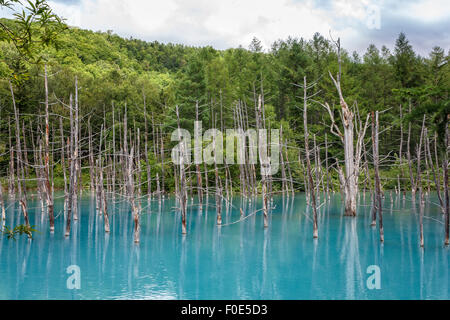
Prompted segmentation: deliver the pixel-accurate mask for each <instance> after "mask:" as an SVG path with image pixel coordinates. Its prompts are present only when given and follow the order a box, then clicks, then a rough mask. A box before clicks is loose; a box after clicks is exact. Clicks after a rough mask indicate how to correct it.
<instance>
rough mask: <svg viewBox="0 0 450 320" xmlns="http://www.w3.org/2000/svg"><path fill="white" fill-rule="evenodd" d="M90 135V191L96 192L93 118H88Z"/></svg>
mask: <svg viewBox="0 0 450 320" xmlns="http://www.w3.org/2000/svg"><path fill="white" fill-rule="evenodd" d="M88 135H89V143H88V144H89V176H90V182H91V183H90V186H89V188H90V190H91V192H94V190H95V182H94V177H95V174H94V167H95V164H94V150H93V148H92V128H91V117H89V118H88Z"/></svg>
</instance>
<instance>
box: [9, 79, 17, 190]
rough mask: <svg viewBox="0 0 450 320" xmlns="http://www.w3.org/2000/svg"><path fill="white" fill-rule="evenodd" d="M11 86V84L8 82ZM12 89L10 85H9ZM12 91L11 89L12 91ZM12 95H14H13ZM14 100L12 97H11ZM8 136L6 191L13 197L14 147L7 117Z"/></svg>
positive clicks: (14, 184)
mask: <svg viewBox="0 0 450 320" xmlns="http://www.w3.org/2000/svg"><path fill="white" fill-rule="evenodd" d="M10 86H11V84H10ZM11 90H12V86H11ZM12 92H13V91H12ZM13 93H14V92H13ZM13 97H14V95H13ZM13 100H14V98H13ZM8 137H9V139H8V140H9V180H8V193H9V197H10V198H12V197H14V194H15V193H16V182H15V177H14V176H15V174H14V171H15V168H14V159H15V156H14V147H13V145H12V140H11V139H12V133H11V119H10V118H9V117H8Z"/></svg>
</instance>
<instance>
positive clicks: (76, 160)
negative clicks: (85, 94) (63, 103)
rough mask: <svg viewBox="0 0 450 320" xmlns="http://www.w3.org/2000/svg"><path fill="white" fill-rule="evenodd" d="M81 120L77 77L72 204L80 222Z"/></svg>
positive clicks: (76, 217)
mask: <svg viewBox="0 0 450 320" xmlns="http://www.w3.org/2000/svg"><path fill="white" fill-rule="evenodd" d="M78 137H79V118H78V78H77V77H75V120H74V129H73V145H72V147H73V151H72V152H73V159H72V161H73V162H74V168H73V169H74V171H73V175H74V179H73V191H72V197H73V200H72V201H73V203H72V207H73V208H72V210H73V220H78V197H77V191H78V176H79V171H81V170H80V166H79V154H78V151H79V149H78V148H79V146H78V144H79V141H78Z"/></svg>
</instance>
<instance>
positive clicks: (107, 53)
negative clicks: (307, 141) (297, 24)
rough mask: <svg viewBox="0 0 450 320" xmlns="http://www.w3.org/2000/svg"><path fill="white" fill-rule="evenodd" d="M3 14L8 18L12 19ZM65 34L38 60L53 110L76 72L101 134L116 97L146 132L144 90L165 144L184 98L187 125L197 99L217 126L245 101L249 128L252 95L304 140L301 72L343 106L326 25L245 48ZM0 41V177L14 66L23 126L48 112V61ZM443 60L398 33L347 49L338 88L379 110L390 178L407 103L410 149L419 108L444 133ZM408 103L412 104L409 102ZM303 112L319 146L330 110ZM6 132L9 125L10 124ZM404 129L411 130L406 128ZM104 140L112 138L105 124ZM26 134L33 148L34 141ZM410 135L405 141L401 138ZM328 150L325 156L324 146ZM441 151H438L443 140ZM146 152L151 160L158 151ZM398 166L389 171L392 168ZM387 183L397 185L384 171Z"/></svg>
mask: <svg viewBox="0 0 450 320" xmlns="http://www.w3.org/2000/svg"><path fill="white" fill-rule="evenodd" d="M2 3H3V2H2ZM55 21H56V20H55ZM1 23H2V25H5V26H12V25H13V22H12V21H11V20H6V19H2V20H1ZM49 32H53V31H49ZM58 32H60V34H59V36H58V37H57V38H56V39H55V41H53V43H54V46H42V47H40V48H39V50H38V53H39V57H41V58H42V59H44V61H45V63H46V64H47V65H48V73H49V88H50V100H51V109H52V111H51V113H54V114H59V115H63V116H67V112H68V111H67V109H65V108H63V106H62V103H66V104H67V103H68V99H69V95H70V93H73V92H74V78H75V76H76V77H77V78H78V83H79V88H80V89H79V97H80V112H81V115H82V118H83V120H82V124H81V126H82V129H81V130H83V131H87V117H90V124H91V125H92V126H93V128H94V132H95V130H99V129H100V127H101V125H102V124H103V123H104V122H105V121H108V122H110V121H111V120H112V111H113V110H112V105H113V104H114V105H115V111H114V112H115V116H116V121H117V122H118V123H119V124H117V130H120V128H121V127H120V117H121V116H122V114H123V111H124V109H125V105H127V110H128V119H129V122H130V123H135V124H136V126H137V127H139V128H140V132H141V133H142V132H144V125H145V119H144V110H143V107H144V99H145V101H146V109H147V113H146V114H147V120H148V123H149V124H150V129H149V139H150V141H152V139H155V138H156V136H153V132H154V130H152V126H151V124H152V120H153V123H154V124H155V125H158V128H160V127H161V128H163V129H164V132H166V133H167V135H166V136H165V139H166V140H167V143H168V144H169V143H170V141H169V140H170V135H169V134H168V133H170V132H171V131H172V129H173V128H174V127H175V123H176V122H175V111H174V110H175V105H179V107H180V118H181V125H182V126H183V127H185V128H187V129H190V130H192V128H193V122H194V120H195V105H196V103H198V104H199V109H200V119H201V120H203V123H204V125H203V126H204V128H205V127H208V128H209V127H211V126H212V125H213V115H217V119H219V121H218V122H217V123H216V125H217V126H218V127H219V128H220V125H221V122H223V124H224V127H233V124H234V122H233V121H234V120H233V109H234V107H235V106H236V104H237V103H238V102H239V101H240V102H241V103H242V104H245V105H246V106H247V110H248V120H249V124H250V126H252V124H253V123H254V121H255V120H254V109H255V102H256V99H257V96H258V95H259V94H263V95H264V103H265V110H266V115H267V118H268V119H269V120H268V121H270V122H271V123H270V126H271V127H272V128H276V127H279V126H280V125H281V124H283V129H284V132H285V135H286V137H289V141H290V143H291V144H292V145H294V144H295V146H296V147H300V148H302V141H303V123H302V120H301V119H302V117H301V108H299V106H301V105H302V99H301V97H302V95H303V92H302V90H301V88H299V87H298V86H297V85H298V84H302V82H303V77H304V76H306V77H307V79H308V82H314V81H318V83H317V85H316V86H314V88H313V89H312V90H313V91H314V94H315V95H314V98H313V100H317V101H321V102H324V101H327V102H328V103H329V104H330V105H331V106H333V105H336V106H338V104H339V101H338V97H337V95H336V93H335V88H334V87H333V84H332V82H331V80H330V78H329V76H328V71H331V73H332V74H336V72H337V70H338V65H337V54H336V50H335V48H334V46H333V45H332V43H331V42H330V41H328V40H327V39H325V38H324V37H323V36H321V35H320V34H315V35H314V37H313V39H311V40H306V39H302V38H300V39H298V38H288V39H286V40H279V41H276V42H275V43H274V44H273V45H272V47H271V48H270V49H269V50H266V51H264V50H263V48H262V47H261V43H260V42H259V41H258V39H254V40H253V41H252V43H251V44H250V46H249V49H245V48H243V47H239V48H231V49H227V50H223V51H221V50H216V49H214V48H212V47H203V48H195V47H188V46H183V45H174V44H163V43H159V42H156V41H155V42H150V43H149V42H144V41H140V40H136V39H124V38H121V37H119V36H117V35H115V34H113V33H112V32H106V33H102V32H92V31H87V30H81V29H79V28H68V29H66V30H63V31H62V30H60V29H58ZM1 40H2V41H1V42H0V48H1V50H0V78H1V80H0V107H1V110H0V174H1V176H4V175H5V174H6V171H7V168H8V162H9V154H8V153H5V151H6V150H7V148H8V143H9V142H8V135H9V133H8V132H9V123H8V120H9V118H12V115H13V113H12V105H11V97H10V93H9V90H8V80H9V79H11V76H14V75H17V74H22V75H25V74H26V75H27V76H26V77H23V79H21V81H18V82H16V83H15V86H14V90H15V94H16V102H17V105H18V108H19V110H20V113H21V119H22V120H23V122H24V124H25V126H26V130H36V128H37V127H38V123H39V121H40V120H39V119H40V118H39V117H36V115H42V114H43V107H42V102H43V101H44V87H43V86H44V84H43V77H42V74H43V64H42V63H38V64H36V63H31V62H30V61H28V60H26V59H22V58H21V55H22V52H21V49H20V48H18V47H17V46H16V45H15V43H14V42H13V41H8V40H7V39H6V38H5V37H3V38H2V39H1ZM44 40H45V39H44V38H43V39H42V41H44ZM44 42H45V41H44ZM448 61H449V53H446V52H445V51H444V50H443V49H442V48H439V47H435V48H433V49H432V51H431V53H430V55H429V56H428V57H421V56H419V55H417V54H416V53H415V52H414V50H413V48H412V47H411V45H410V44H409V42H408V40H407V38H406V36H405V35H404V34H403V33H401V34H400V35H399V37H398V39H397V40H396V42H395V49H394V51H393V53H391V52H389V50H388V49H387V48H386V47H382V48H381V49H379V48H377V47H376V46H375V45H369V46H368V48H367V50H366V52H365V53H363V54H362V55H361V57H360V56H359V55H358V54H352V55H350V54H349V53H348V52H346V51H345V50H343V52H342V90H343V91H344V95H345V96H346V100H347V102H348V104H349V105H351V106H352V105H353V107H354V108H356V106H357V108H358V109H359V112H360V114H361V116H365V115H366V114H367V113H369V112H371V111H375V110H378V111H380V132H381V135H380V150H379V152H380V154H381V155H387V154H390V155H391V157H390V158H389V159H390V160H389V161H388V162H386V163H385V165H384V166H383V163H382V164H381V166H382V167H381V169H382V170H385V174H384V176H385V177H389V176H390V173H389V172H388V171H389V170H394V171H395V170H396V169H395V168H394V169H391V168H390V166H388V165H391V164H392V161H395V159H394V158H395V157H398V152H399V144H400V117H399V112H400V105H401V106H402V109H403V114H404V115H405V116H404V119H403V121H404V123H403V126H404V128H407V127H408V123H409V122H411V124H412V131H411V132H412V133H411V146H415V144H416V143H417V141H418V140H419V138H420V124H421V120H422V117H423V113H426V114H428V116H429V123H430V124H432V126H431V127H430V129H435V130H437V131H438V132H443V130H444V128H445V124H446V121H447V116H448V114H449V113H450V110H449V109H450V106H449V97H448V89H449V87H450V70H449V68H450V67H449V64H448ZM410 106H411V113H409V111H408V110H409V107H410ZM383 111H385V112H383ZM335 113H336V115H337V114H338V108H335ZM105 117H106V119H105ZM336 118H337V119H338V118H339V117H338V116H336ZM55 120H56V118H55ZM308 121H309V122H310V125H309V129H310V131H311V134H312V135H314V134H316V136H317V143H318V144H319V145H320V144H323V143H324V139H325V135H324V133H326V132H329V129H328V125H329V116H328V114H327V112H326V111H325V110H323V108H322V107H321V106H320V105H319V104H315V103H314V101H312V102H311V106H310V107H309V114H308ZM65 125H67V124H65ZM160 125H161V126H160ZM53 126H54V128H52V130H53V129H57V123H56V122H55V123H54V124H53ZM11 130H12V131H13V132H14V128H12V129H11ZM403 134H404V135H406V130H404V132H403ZM25 139H30V137H29V136H26V137H25ZM107 139H112V137H111V134H110V133H109V134H108V136H107ZM27 142H28V145H31V142H32V141H27ZM328 142H329V143H330V145H329V154H328V156H329V158H330V159H335V158H342V156H341V155H342V148H341V146H340V143H339V141H338V140H337V139H335V137H332V136H331V135H328ZM403 142H404V143H406V139H405V137H404V138H403ZM12 143H13V144H14V138H12ZM441 143H442V141H441ZM150 145H152V144H150ZM412 148H413V147H412ZM167 150H169V149H167ZM321 150H322V153H323V152H324V150H323V148H322V149H321ZM403 150H405V147H404V149H403ZM439 150H441V151H442V150H443V148H442V146H440V147H439ZM290 152H291V151H290ZM395 155H396V156H395ZM151 156H152V160H151V161H152V163H154V162H155V161H156V159H154V156H153V151H152V152H151ZM167 157H169V155H167ZM289 157H290V158H291V157H292V159H290V161H292V162H294V161H295V160H296V159H297V156H296V154H295V153H292V154H291V155H289ZM391 160H392V161H391ZM330 161H332V160H330ZM333 161H334V160H333ZM293 171H294V175H299V174H300V170H299V167H298V168H297V166H296V164H293ZM396 174H397V173H392V177H395V175H396ZM382 176H383V174H382ZM297 177H298V178H299V176H297ZM299 180H301V179H300V178H299ZM384 183H388V186H389V185H391V184H390V183H391V182H389V180H386V181H385V182H384ZM391 186H392V185H391Z"/></svg>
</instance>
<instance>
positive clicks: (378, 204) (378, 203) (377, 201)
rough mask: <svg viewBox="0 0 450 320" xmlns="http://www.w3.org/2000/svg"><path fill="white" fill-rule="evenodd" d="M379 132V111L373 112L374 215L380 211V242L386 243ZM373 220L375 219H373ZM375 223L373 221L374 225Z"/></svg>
mask: <svg viewBox="0 0 450 320" xmlns="http://www.w3.org/2000/svg"><path fill="white" fill-rule="evenodd" d="M378 132H379V123H378V111H377V112H376V113H375V115H374V112H373V111H372V147H373V167H374V171H375V195H374V202H373V205H374V208H373V214H374V217H375V219H376V213H377V211H378V221H379V224H380V226H379V227H380V241H381V242H384V229H383V207H382V196H381V182H380V172H379V171H380V170H379V165H380V160H379V158H380V155H379V149H378V141H379V139H378ZM372 219H373V218H372ZM373 222H374V221H372V225H374V224H373Z"/></svg>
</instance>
